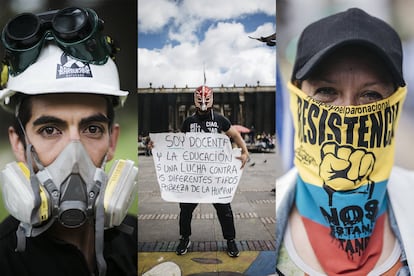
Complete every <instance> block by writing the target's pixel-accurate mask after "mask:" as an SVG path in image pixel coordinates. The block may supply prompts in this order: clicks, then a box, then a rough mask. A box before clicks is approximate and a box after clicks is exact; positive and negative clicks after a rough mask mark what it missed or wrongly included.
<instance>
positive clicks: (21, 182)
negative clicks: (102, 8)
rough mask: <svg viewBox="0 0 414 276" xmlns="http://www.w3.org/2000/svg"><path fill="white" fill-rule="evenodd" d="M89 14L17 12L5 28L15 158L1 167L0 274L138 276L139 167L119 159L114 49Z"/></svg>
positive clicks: (5, 93)
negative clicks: (132, 212)
mask: <svg viewBox="0 0 414 276" xmlns="http://www.w3.org/2000/svg"><path fill="white" fill-rule="evenodd" d="M102 30H103V22H102V20H100V19H99V18H98V16H97V14H96V13H95V12H94V11H93V10H91V9H83V8H76V7H71V8H66V9H62V10H56V11H50V12H47V13H42V14H36V15H35V14H28V13H25V14H21V15H18V16H17V17H15V18H13V19H12V20H10V21H9V22H8V23H7V25H6V26H5V27H4V29H3V32H2V38H1V39H2V44H3V46H4V47H5V50H6V51H5V52H6V55H5V61H6V65H5V67H4V68H3V69H4V70H7V71H8V81H7V84H6V86H5V87H4V89H3V90H1V91H0V100H1V102H2V107H3V108H4V109H6V110H8V111H11V112H13V113H14V115H15V121H14V123H13V125H12V126H11V127H9V130H8V134H9V140H10V144H11V147H12V150H13V152H14V154H15V157H16V162H11V163H9V164H7V165H6V167H5V168H4V169H3V170H2V171H1V175H0V177H1V178H0V185H1V189H2V194H3V200H4V203H5V207H6V209H7V210H8V211H9V213H10V215H11V216H9V217H7V218H6V219H5V220H4V221H3V222H2V223H1V224H0V268H1V269H0V270H1V275H136V274H137V257H136V256H137V254H136V251H137V250H136V245H137V229H136V225H137V223H136V219H135V218H133V217H131V216H129V215H127V210H128V208H129V206H130V203H131V202H132V199H133V198H134V195H135V193H136V188H137V185H136V174H137V168H136V167H135V166H134V163H133V161H131V160H115V161H114V163H113V165H112V168H111V169H110V170H107V171H105V164H106V162H107V161H109V160H111V159H112V158H113V157H114V152H115V149H116V145H117V141H118V136H119V132H120V127H119V125H118V124H116V123H115V122H114V115H115V112H114V109H115V108H117V107H119V106H122V104H123V102H124V100H125V99H126V96H127V95H128V92H127V91H122V90H120V85H119V78H118V70H117V67H116V65H115V63H114V60H113V58H114V54H115V53H116V49H115V47H114V46H113V43H112V41H111V40H110V39H109V37H107V36H105V35H104V34H103V33H102Z"/></svg>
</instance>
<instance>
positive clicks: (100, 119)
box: [33, 114, 110, 126]
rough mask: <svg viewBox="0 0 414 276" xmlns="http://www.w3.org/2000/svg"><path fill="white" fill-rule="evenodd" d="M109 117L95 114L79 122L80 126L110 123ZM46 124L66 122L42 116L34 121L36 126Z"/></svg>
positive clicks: (53, 117) (62, 123)
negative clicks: (92, 123)
mask: <svg viewBox="0 0 414 276" xmlns="http://www.w3.org/2000/svg"><path fill="white" fill-rule="evenodd" d="M109 121H110V120H109V119H108V117H106V116H105V115H103V114H95V115H91V116H89V117H86V118H82V119H81V121H80V122H79V124H80V125H84V124H88V123H91V122H103V123H109ZM44 124H55V125H64V124H66V122H65V121H64V120H62V119H60V118H57V117H55V116H48V115H45V116H40V117H39V118H37V119H36V120H34V121H33V125H34V126H39V125H44Z"/></svg>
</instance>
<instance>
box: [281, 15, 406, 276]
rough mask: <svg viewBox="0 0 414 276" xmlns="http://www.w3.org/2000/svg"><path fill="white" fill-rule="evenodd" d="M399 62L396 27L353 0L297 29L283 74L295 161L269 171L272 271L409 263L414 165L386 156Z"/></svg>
mask: <svg viewBox="0 0 414 276" xmlns="http://www.w3.org/2000/svg"><path fill="white" fill-rule="evenodd" d="M402 62H403V53H402V47H401V40H400V37H399V35H398V34H397V32H396V31H395V30H394V29H393V28H392V27H391V26H389V25H388V24H387V23H385V22H384V21H383V20H381V19H378V18H376V17H373V16H371V15H369V14H367V13H366V12H365V11H363V10H361V9H358V8H351V9H348V10H346V11H343V12H340V13H337V14H334V15H330V16H328V17H325V18H323V19H320V20H318V21H316V22H314V23H312V24H310V25H309V26H307V27H306V28H305V29H304V30H303V32H302V34H301V36H300V38H299V41H298V47H297V54H296V59H295V63H294V66H293V72H292V77H291V81H290V83H289V84H288V88H289V90H290V108H291V113H292V115H293V123H294V125H295V136H294V154H295V155H294V156H295V160H294V163H295V168H294V169H292V170H291V171H289V172H288V173H287V174H286V175H285V176H283V177H282V178H280V179H278V180H277V181H276V254H277V265H276V271H277V273H278V274H279V275H409V273H410V272H411V273H414V247H413V237H414V225H413V220H412V219H411V218H410V215H409V212H410V211H409V210H413V209H412V208H413V207H414V205H413V200H412V193H411V192H410V191H411V190H412V189H411V188H410V186H409V185H411V184H412V183H413V180H414V172H411V171H407V170H404V169H402V168H398V167H396V166H394V165H393V163H394V146H395V135H396V131H397V124H398V119H399V116H400V114H401V110H402V106H403V101H404V99H405V96H406V93H407V88H406V84H405V81H404V77H403V73H402ZM400 273H401V274H400Z"/></svg>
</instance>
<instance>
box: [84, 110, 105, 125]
mask: <svg viewBox="0 0 414 276" xmlns="http://www.w3.org/2000/svg"><path fill="white" fill-rule="evenodd" d="M109 121H110V120H109V118H108V117H106V116H105V115H103V114H101V113H99V114H95V115H92V116H89V117H86V118H82V120H81V121H80V122H79V124H80V125H85V124H88V123H91V122H101V123H109Z"/></svg>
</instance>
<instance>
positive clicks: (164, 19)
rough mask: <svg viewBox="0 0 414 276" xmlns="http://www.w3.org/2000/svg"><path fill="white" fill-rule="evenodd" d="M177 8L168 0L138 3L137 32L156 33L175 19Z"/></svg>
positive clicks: (147, 0)
mask: <svg viewBox="0 0 414 276" xmlns="http://www.w3.org/2000/svg"><path fill="white" fill-rule="evenodd" d="M177 14H178V7H177V5H176V4H175V3H174V2H173V1H169V0H140V1H138V30H139V31H140V32H144V33H146V32H156V31H159V30H161V29H162V28H163V27H164V26H165V25H166V24H168V22H169V21H170V20H171V19H172V18H174V17H176V16H177Z"/></svg>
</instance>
